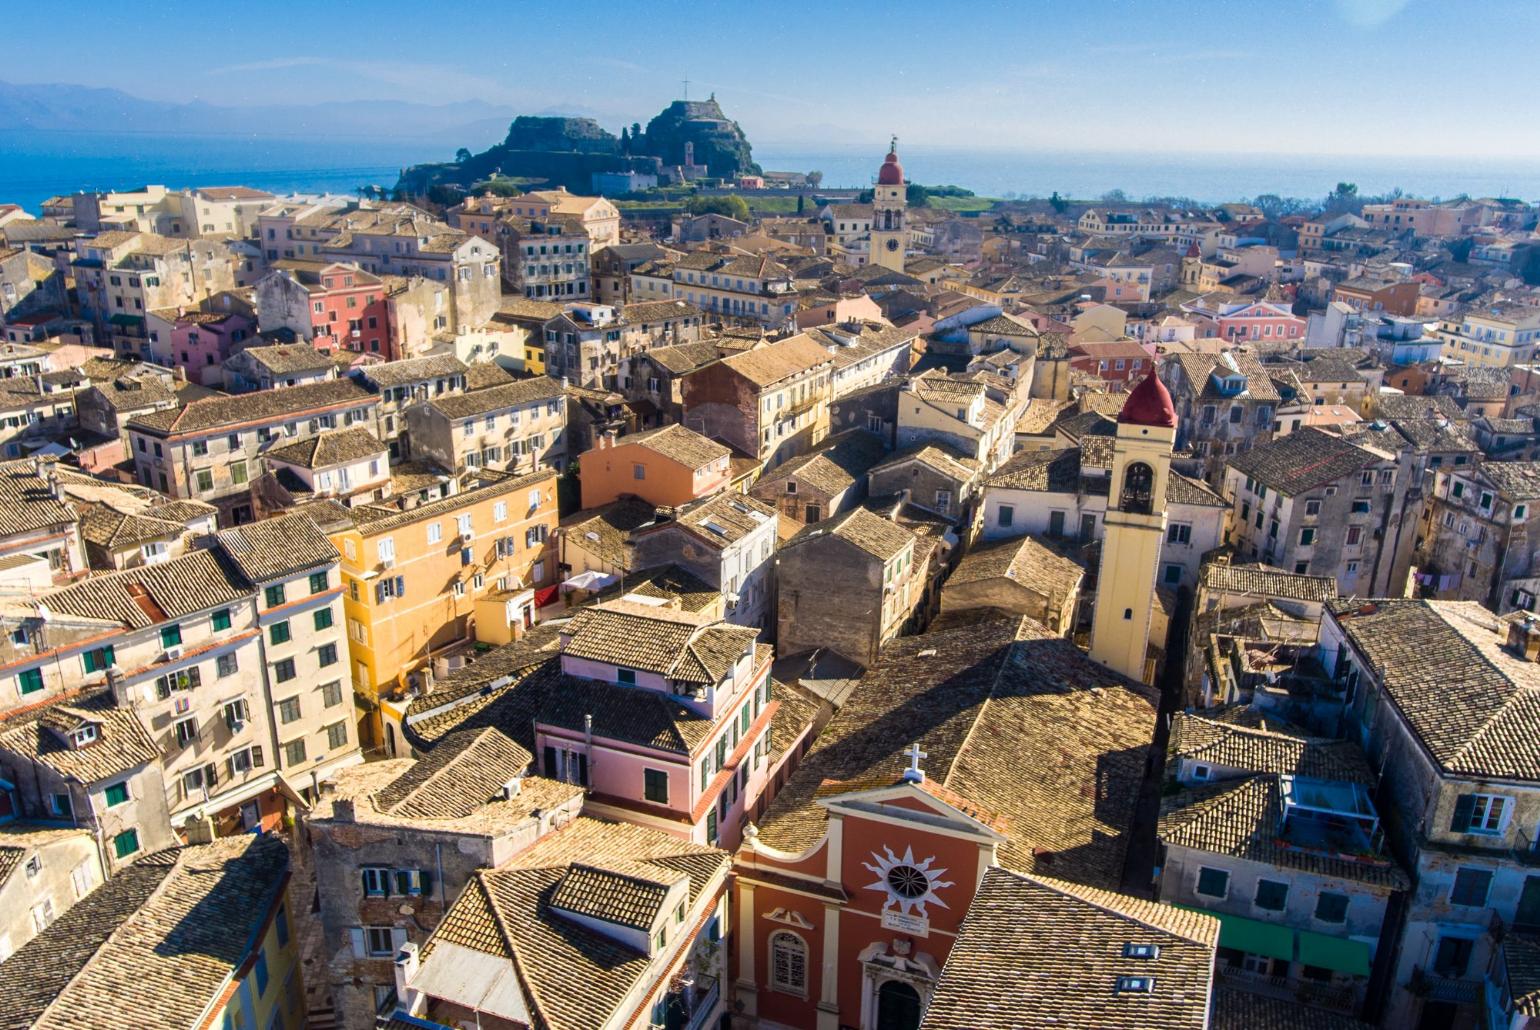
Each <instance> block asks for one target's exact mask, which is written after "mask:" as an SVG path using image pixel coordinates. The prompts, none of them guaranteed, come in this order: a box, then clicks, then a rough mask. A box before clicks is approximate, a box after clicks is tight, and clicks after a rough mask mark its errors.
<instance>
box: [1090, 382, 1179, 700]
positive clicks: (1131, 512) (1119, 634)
mask: <svg viewBox="0 0 1540 1030" xmlns="http://www.w3.org/2000/svg"><path fill="white" fill-rule="evenodd" d="M1175 442H1176V409H1175V407H1173V405H1172V403H1171V395H1170V394H1169V393H1167V392H1166V388H1165V386H1163V385H1162V384H1161V382H1160V379H1159V378H1157V377H1156V375H1155V374H1154V373H1153V372H1152V373H1150V374H1149V375H1148V376H1147V377H1146V378H1145V380H1144V381H1143V382H1142V383H1140V384H1139V385H1138V386H1136V387H1135V388H1134V390H1133V392H1132V393H1130V394H1129V395H1128V400H1127V402H1126V403H1125V404H1124V405H1123V410H1122V412H1121V413H1120V414H1119V415H1118V434H1117V441H1116V443H1115V444H1114V445H1113V456H1112V479H1111V482H1112V494H1111V496H1109V497H1108V498H1107V514H1106V516H1105V527H1106V530H1105V536H1104V538H1103V540H1102V559H1101V570H1100V572H1099V573H1098V575H1097V586H1096V610H1095V614H1094V616H1093V619H1092V623H1091V657H1092V658H1094V659H1096V660H1097V661H1098V662H1101V663H1102V664H1103V665H1105V666H1107V667H1109V668H1111V669H1113V670H1115V671H1117V672H1121V673H1122V674H1123V675H1125V676H1128V677H1130V678H1132V679H1136V680H1141V681H1143V682H1150V680H1151V675H1150V670H1149V665H1148V661H1147V657H1148V654H1149V645H1150V643H1151V640H1150V636H1151V624H1152V617H1151V616H1152V612H1153V610H1154V607H1155V582H1156V574H1157V571H1158V569H1159V565H1160V549H1161V544H1162V543H1163V542H1164V541H1165V538H1166V485H1167V483H1168V482H1169V481H1170V478H1171V447H1172V445H1173V444H1174V443H1175ZM1154 643H1156V645H1157V646H1159V647H1161V648H1164V646H1165V640H1164V635H1163V634H1162V638H1161V639H1160V640H1157V641H1154Z"/></svg>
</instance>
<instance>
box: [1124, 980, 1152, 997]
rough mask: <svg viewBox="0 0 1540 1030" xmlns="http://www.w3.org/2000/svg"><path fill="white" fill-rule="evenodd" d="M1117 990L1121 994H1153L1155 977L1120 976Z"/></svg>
mask: <svg viewBox="0 0 1540 1030" xmlns="http://www.w3.org/2000/svg"><path fill="white" fill-rule="evenodd" d="M1117 991H1118V993H1119V994H1153V993H1154V992H1155V978H1154V977H1153V976H1120V977H1118V987H1117Z"/></svg>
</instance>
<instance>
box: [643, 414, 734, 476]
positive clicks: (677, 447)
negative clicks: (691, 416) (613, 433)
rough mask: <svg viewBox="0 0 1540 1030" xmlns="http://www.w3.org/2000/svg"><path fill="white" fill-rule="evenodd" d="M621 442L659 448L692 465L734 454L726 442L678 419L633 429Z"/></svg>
mask: <svg viewBox="0 0 1540 1030" xmlns="http://www.w3.org/2000/svg"><path fill="white" fill-rule="evenodd" d="M619 442H620V443H626V444H636V445H638V446H642V447H646V448H647V449H648V450H652V451H657V452H658V453H659V454H661V455H663V456H664V457H665V458H668V459H670V460H671V461H677V462H678V463H679V464H681V465H684V466H685V467H687V468H692V469H698V468H702V467H704V466H706V465H709V464H711V463H712V462H713V461H716V460H717V459H718V458H726V457H730V456H731V455H732V451H730V450H729V449H728V448H726V447H724V446H723V445H722V444H719V443H717V442H716V441H715V440H708V439H707V438H706V437H704V436H701V435H700V434H699V433H697V432H695V431H694V430H692V429H686V428H685V427H684V426H682V425H679V424H678V423H672V424H670V425H666V426H662V427H660V428H658V429H649V430H647V431H646V432H642V433H632V434H631V435H629V436H626V437H622V438H621V439H620V441H619Z"/></svg>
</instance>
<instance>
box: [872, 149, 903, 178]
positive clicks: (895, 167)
mask: <svg viewBox="0 0 1540 1030" xmlns="http://www.w3.org/2000/svg"><path fill="white" fill-rule="evenodd" d="M903 184H904V166H903V165H901V164H899V163H898V153H897V152H896V151H892V150H890V151H888V156H887V157H885V158H883V160H882V168H881V169H879V170H878V172H877V185H879V186H902V185H903Z"/></svg>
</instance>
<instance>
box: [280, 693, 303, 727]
mask: <svg viewBox="0 0 1540 1030" xmlns="http://www.w3.org/2000/svg"><path fill="white" fill-rule="evenodd" d="M299 716H300V707H299V698H297V697H289V698H285V699H284V700H282V701H280V702H278V720H279V721H280V722H284V723H290V722H293V721H294V720H296V719H298V718H299Z"/></svg>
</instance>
